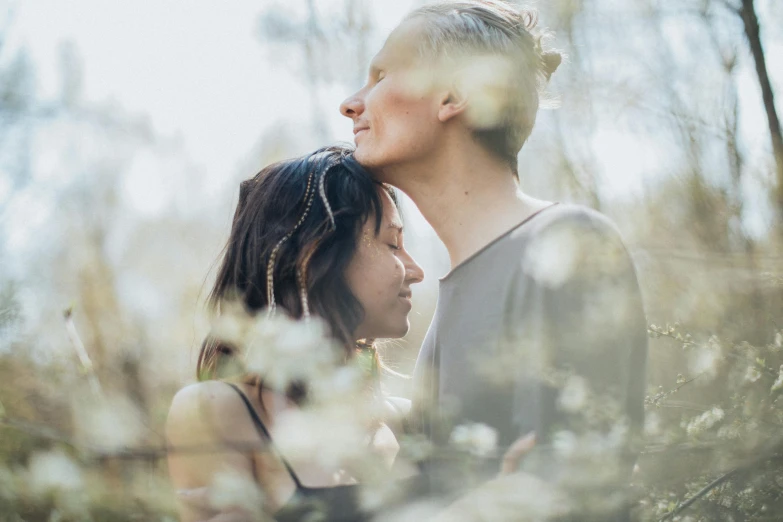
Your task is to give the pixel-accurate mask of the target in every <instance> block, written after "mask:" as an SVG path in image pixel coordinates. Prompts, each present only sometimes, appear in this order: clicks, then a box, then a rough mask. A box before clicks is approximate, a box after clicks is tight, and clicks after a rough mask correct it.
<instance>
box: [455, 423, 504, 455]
mask: <svg viewBox="0 0 783 522" xmlns="http://www.w3.org/2000/svg"><path fill="white" fill-rule="evenodd" d="M449 442H450V443H451V444H453V445H454V446H456V447H458V448H460V449H462V450H465V451H468V452H470V453H471V454H473V455H477V456H487V455H490V454H492V453H493V452H494V451H495V449H496V447H497V442H498V434H497V431H495V429H494V428H492V427H490V426H487V425H486V424H482V423H480V422H476V423H471V424H461V425H459V426H457V427H456V428H454V430H453V431H452V432H451V437H450V439H449Z"/></svg>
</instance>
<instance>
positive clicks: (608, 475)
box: [166, 0, 647, 522]
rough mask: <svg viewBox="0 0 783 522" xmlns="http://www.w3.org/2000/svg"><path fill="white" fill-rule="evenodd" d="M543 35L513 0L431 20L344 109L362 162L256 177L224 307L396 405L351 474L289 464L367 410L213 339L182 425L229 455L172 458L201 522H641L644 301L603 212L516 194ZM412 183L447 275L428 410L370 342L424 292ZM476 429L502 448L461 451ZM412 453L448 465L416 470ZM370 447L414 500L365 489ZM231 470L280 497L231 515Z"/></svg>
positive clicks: (406, 27) (307, 162)
mask: <svg viewBox="0 0 783 522" xmlns="http://www.w3.org/2000/svg"><path fill="white" fill-rule="evenodd" d="M535 25H536V24H535V17H534V16H533V15H532V14H530V13H528V12H525V11H520V10H519V9H517V8H516V7H514V6H513V5H511V4H510V3H506V2H503V1H501V0H466V1H449V0H447V1H445V2H441V3H437V4H432V5H427V6H424V7H421V8H418V9H416V10H414V11H413V12H411V13H410V14H409V15H408V16H407V17H406V18H405V20H404V21H403V22H402V23H401V24H400V25H399V26H398V27H397V28H396V29H395V30H394V31H393V32H392V33H391V34H390V36H389V37H388V39H387V41H386V43H385V45H384V46H383V48H382V49H381V51H380V52H379V53H378V54H377V55H376V56H375V57H374V59H373V60H372V63H371V65H370V71H369V76H368V80H367V83H366V84H365V86H364V87H362V89H361V90H359V91H358V92H357V93H355V94H354V95H352V96H350V97H349V98H347V99H346V100H345V101H344V102H343V103H342V105H341V107H340V110H341V112H342V114H343V115H344V116H346V117H348V118H349V119H351V120H352V121H353V126H354V134H355V143H356V147H355V149H350V148H346V147H327V148H323V149H320V150H318V151H316V152H314V153H312V154H310V155H307V156H305V157H302V158H296V159H292V160H287V161H282V162H279V163H276V164H273V165H271V166H268V167H266V168H264V169H263V170H262V171H261V172H260V173H259V174H257V175H256V176H255V177H254V178H252V179H249V180H247V181H245V182H243V183H242V185H241V187H240V197H239V203H238V206H237V209H236V213H235V216H234V222H233V226H232V230H231V235H230V238H229V240H228V245H227V247H226V251H225V254H224V257H223V259H222V263H221V265H220V268H219V271H218V274H217V280H216V282H215V286H214V288H213V290H212V292H211V295H210V302H211V304H212V305H213V306H214V309H215V310H216V311H218V313H221V312H222V311H225V310H226V309H227V308H228V307H229V306H233V305H235V304H236V302H237V301H238V302H239V304H240V305H241V308H242V309H243V310H244V311H245V312H247V313H249V314H250V315H252V316H256V315H257V316H261V315H262V314H264V315H265V316H272V315H274V314H278V315H279V316H284V317H288V318H290V320H302V321H308V320H309V319H310V318H317V320H318V321H319V324H322V325H324V332H325V334H326V336H327V337H328V338H329V340H330V342H329V343H326V344H328V345H329V346H330V347H331V348H329V349H332V348H334V347H337V352H338V353H339V354H340V355H339V357H338V359H339V360H340V363H341V365H344V366H345V367H349V366H351V365H353V366H356V364H355V363H356V362H357V361H369V363H368V364H369V366H368V368H369V369H368V371H367V374H368V375H370V377H368V379H367V382H368V383H369V384H368V387H367V389H366V390H365V389H362V390H361V391H360V392H358V396H359V400H358V402H359V403H367V404H369V403H372V404H374V405H375V406H378V404H381V406H380V407H373V408H369V407H368V408H367V412H370V413H368V414H367V415H366V416H365V417H362V416H361V414H359V413H357V415H358V416H359V417H360V418H364V419H365V421H364V424H363V426H364V428H365V430H366V434H367V437H366V444H362V445H360V447H359V448H357V449H356V452H354V454H352V456H351V457H350V458H348V457H346V458H345V459H341V458H340V456H339V455H338V456H334V458H330V459H324V458H320V457H319V456H318V453H310V454H308V455H309V456H307V455H305V456H303V454H301V453H300V454H294V453H290V452H287V449H288V448H293V447H295V444H293V443H292V442H291V440H293V439H297V440H299V439H301V438H302V437H304V438H306V439H308V443H309V444H310V447H316V448H317V447H318V445H319V443H320V442H321V441H324V442H325V441H327V440H328V439H329V438H330V437H333V436H334V433H338V432H341V431H340V430H341V429H343V428H344V426H343V425H342V422H343V421H342V420H341V419H343V417H340V416H339V415H334V416H331V417H328V418H329V419H330V420H331V421H332V422H333V424H332V425H331V426H329V425H327V426H326V427H325V428H324V429H323V430H319V431H317V432H312V431H311V432H308V433H298V432H296V429H295V428H292V426H296V423H295V422H293V423H292V422H290V419H292V418H295V417H296V415H297V414H298V413H301V412H303V411H305V412H306V411H308V408H309V407H310V405H312V404H315V403H319V402H320V403H321V404H326V405H327V406H330V405H331V406H335V405H337V404H343V403H346V401H348V399H346V398H345V397H340V396H339V394H338V395H334V394H333V390H331V391H330V390H328V389H327V388H328V387H324V386H323V385H321V386H320V387H319V386H316V385H309V384H308V383H307V382H294V383H291V382H289V383H283V384H280V383H279V381H280V379H276V378H275V376H274V375H271V374H268V375H267V374H263V373H258V372H253V371H250V370H248V369H240V370H238V371H235V372H234V374H233V375H228V374H226V373H225V372H222V373H221V369H222V368H227V367H230V368H234V369H235V370H236V369H237V368H241V364H238V363H237V364H234V365H233V366H232V363H233V362H237V361H242V360H244V359H243V357H244V356H243V354H242V353H241V348H240V347H238V346H236V345H233V344H232V343H231V342H227V341H225V340H222V339H219V338H217V337H215V336H210V337H209V338H207V340H206V341H205V342H204V344H203V346H202V349H201V353H200V356H199V361H198V375H199V380H200V382H199V383H197V384H193V385H190V386H188V387H186V388H184V389H183V390H180V392H178V393H177V395H176V396H175V398H174V401H173V404H172V406H171V411H170V413H169V419H168V422H167V426H166V433H167V438H168V442H169V444H170V445H171V446H172V448H177V447H186V446H189V445H199V444H201V445H205V444H206V445H210V444H212V445H215V446H220V447H222V448H225V449H224V450H222V451H216V452H211V453H204V454H189V453H186V452H176V451H173V452H172V453H171V455H170V457H169V470H170V475H171V478H172V481H173V483H174V486H175V487H176V488H178V490H179V491H180V495H179V497H180V500H181V503H180V504H181V514H182V517H183V520H212V521H214V522H217V521H229V520H235V521H239V520H256V519H264V517H266V519H274V520H279V521H283V520H303V521H304V520H325V521H332V520H350V521H360V520H607V521H608V520H627V519H629V518H630V509H629V505H630V502H629V499H628V493H627V489H628V488H627V486H628V483H629V482H630V475H631V470H632V468H633V464H634V461H635V456H636V455H635V453H636V452H637V451H638V437H639V435H640V431H641V429H640V428H641V425H642V423H643V399H644V392H645V378H644V377H645V362H646V356H647V341H646V323H645V318H644V312H643V307H642V301H641V295H640V291H639V286H638V283H637V279H636V275H635V270H634V266H633V263H632V261H631V258H630V256H629V255H628V252H627V250H626V248H625V246H624V244H623V242H622V240H621V238H620V236H619V234H618V232H617V230H616V228H615V226H614V225H613V224H612V223H611V222H610V221H609V220H608V219H607V218H606V217H604V216H603V215H601V214H599V213H598V212H596V211H593V210H591V209H588V208H585V207H582V206H578V205H570V204H557V203H552V202H548V201H542V200H539V199H536V198H534V197H531V196H530V195H527V194H525V193H524V192H523V191H522V190H521V188H520V186H519V175H518V172H519V166H518V165H517V154H518V153H519V151H520V149H521V147H522V146H523V144H524V143H525V141H526V140H527V138H528V136H529V135H530V133H531V131H532V128H533V124H534V122H535V118H536V113H537V111H538V107H539V96H540V93H541V90H542V88H543V86H544V85H545V84H546V82H547V80H548V79H549V77H550V75H551V74H552V73H553V72H554V70H555V69H556V68H557V66H558V65H559V63H560V55H559V54H557V53H553V52H547V51H545V50H544V49H543V48H542V42H541V38H540V34H541V33H539V32H538V31H537V30H536V28H535ZM395 190H400V191H402V192H404V193H405V194H407V195H408V196H409V197H410V198H411V199H412V200H413V202H414V203H415V204H416V205H417V207H418V208H419V210H420V211H421V213H422V215H423V216H424V217H425V218H426V219H427V221H428V222H429V223H430V224H431V225H432V227H433V228H434V229H435V231H436V232H437V234H438V237H439V238H440V239H441V241H443V243H444V244H445V246H446V248H447V250H448V254H449V258H450V262H451V270H450V272H449V273H448V274H447V275H446V276H445V277H443V278H442V279H441V280H440V289H439V296H438V304H437V307H436V311H435V316H434V318H433V322H432V324H431V325H430V328H429V331H428V332H427V335H426V338H425V340H424V344H423V346H422V347H421V350H420V353H419V356H418V359H417V362H416V367H415V370H414V374H413V376H412V388H413V397H412V400H411V401H409V400H405V399H398V398H392V397H385V396H384V395H383V392H382V390H381V389H380V386H379V383H378V375H379V373H380V372H383V371H384V369H383V368H382V364H381V363H380V360H379V358H378V355H377V353H376V351H375V346H374V340H375V339H382V338H399V337H402V336H403V335H405V333H406V332H407V330H408V327H409V323H408V313H409V312H410V310H411V299H412V298H413V293H412V290H413V289H414V288H413V286H414V285H415V284H416V283H419V282H421V281H422V280H423V278H424V273H423V271H422V269H421V268H420V267H419V265H417V264H416V261H415V260H414V259H413V258H412V257H411V256H410V254H409V253H408V251H407V250H406V249H405V244H404V241H403V235H404V234H403V226H402V222H401V218H400V214H399V211H398V206H397V205H398V202H397V198H396V192H395ZM232 303H233V305H232ZM262 348H263V347H262ZM327 349H328V348H327V346H326V345H325V346H324V348H323V350H327ZM338 366H340V365H338ZM229 373H230V372H229ZM330 403H331V404H330ZM356 410H357V412H358V411H359V410H362V411H364V410H363V408H362V407H360V406H357V407H356ZM335 411H336V410H335ZM365 413H366V412H365ZM471 430H473V431H471ZM481 430H484V431H483V432H482V431H481ZM343 431H345V430H343ZM479 432H481V433H489V434H490V435H491V437H492V439H493V442H494V444H493V446H495V447H496V448H497V449H496V451H495V452H494V453H493V452H488V453H487V454H486V455H482V456H480V457H475V456H473V455H468V456H467V457H465V456H464V455H460V452H459V451H458V450H455V449H454V448H455V444H454V443H455V440H456V441H457V442H459V439H460V436H461V437H462V438H465V437H468V438H470V437H471V436H474V437H475V436H478V435H477V433H479ZM466 434H467V435H466ZM403 438H405V439H408V440H416V441H419V442H423V443H424V445H425V446H426V447H427V448H428V449H429V451H427V452H426V453H425V454H423V456H422V455H420V456H419V457H418V458H411V457H410V455H398V452H399V448H400V444H399V441H400V440H401V439H403ZM457 447H458V445H457ZM449 448H451V449H449ZM357 453H360V454H366V455H365V456H367V457H368V458H371V459H374V461H373V462H375V463H376V464H377V466H376V471H377V469H380V470H381V473H380V474H381V479H380V481H381V482H384V481H385V482H386V483H388V484H395V485H399V488H398V489H399V491H398V494H397V496H396V500H395V502H385V501H381V500H376V501H368V499H367V498H366V497H367V495H366V494H364V495H363V493H362V488H363V483H362V479H363V477H361V476H360V475H361V473H358V472H357V473H353V472H352V469H353V467H352V462H348V461H349V460H356V459H357V458H358V457H357ZM461 457H465V458H461ZM354 463H355V462H354ZM227 470H228V471H231V472H233V473H235V474H236V475H239V476H242V477H245V478H246V479H247V480H248V481H250V482H252V483H253V484H255V485H256V486H257V488H256V489H257V491H260V492H261V494H260V496H258V498H255V497H253V498H252V499H250V498H249V499H248V501H249V504H250V507H248V504H247V503H246V504H245V506H244V507H243V506H238V505H237V504H236V503H233V504H231V503H228V504H227V503H225V502H223V503H221V502H219V501H216V499H215V495H214V489H215V486H214V482H215V477H216V476H217V475H218V474H220V473H224V472H226V471H227ZM375 481H376V483H377V482H378V477H377V473H376V477H375ZM248 495H250V494H248ZM251 496H252V495H251ZM218 500H219V499H218ZM253 503H257V504H258V506H257V507H258V509H253V508H252V504H253ZM261 505H263V509H262V508H261V507H260V506H261ZM424 506H426V507H424ZM394 517H396V518H394Z"/></svg>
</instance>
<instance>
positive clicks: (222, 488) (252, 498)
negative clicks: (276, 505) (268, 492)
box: [209, 471, 264, 520]
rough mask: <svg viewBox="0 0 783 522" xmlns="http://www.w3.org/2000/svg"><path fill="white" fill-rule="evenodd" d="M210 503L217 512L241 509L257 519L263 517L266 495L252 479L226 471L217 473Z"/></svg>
mask: <svg viewBox="0 0 783 522" xmlns="http://www.w3.org/2000/svg"><path fill="white" fill-rule="evenodd" d="M209 503H210V505H211V506H212V507H213V508H215V509H217V510H221V511H226V510H231V509H240V510H242V511H245V512H247V513H250V514H252V515H255V517H261V516H262V514H263V505H264V495H263V493H262V492H261V489H260V488H259V487H258V485H257V484H256V483H255V481H254V480H253V478H252V477H248V476H245V475H242V474H240V473H238V472H236V471H224V472H220V473H217V474H216V475H215V478H214V479H213V481H212V485H211V487H210V488H209ZM256 519H257V518H254V519H253V520H256Z"/></svg>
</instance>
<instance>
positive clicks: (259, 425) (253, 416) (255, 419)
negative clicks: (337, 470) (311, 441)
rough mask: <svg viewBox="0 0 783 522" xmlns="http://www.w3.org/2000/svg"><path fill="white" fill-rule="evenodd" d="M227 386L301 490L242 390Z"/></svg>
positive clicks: (288, 465) (289, 467)
mask: <svg viewBox="0 0 783 522" xmlns="http://www.w3.org/2000/svg"><path fill="white" fill-rule="evenodd" d="M226 384H228V385H229V386H231V387H232V388H233V389H234V391H235V392H237V393H238V394H239V396H240V397H241V398H242V402H244V403H245V406H246V407H247V411H248V413H249V414H250V418H251V419H253V424H255V425H256V429H257V430H258V432H259V433H260V434H261V435H262V436H263V437H264V438H265V439H266V440H267V442H268V443H269V447H270V449H271V450H272V451H274V452H275V453H276V454H277V456H278V457H279V458H280V460H281V461H282V463H283V466H285V469H286V470H287V471H288V474H289V475H291V478H292V479H293V480H294V484H296V487H297V488H298V489H301V488H302V483H301V482H300V481H299V477H297V476H296V473H294V470H293V468H292V467H291V465H290V464H289V463H288V461H287V460H286V459H285V457H283V455H282V454H281V453H280V450H278V449H277V447H276V446H275V443H274V441H273V440H272V435H271V434H270V433H269V430H268V429H266V426H264V423H263V422H262V421H261V417H259V416H258V413H256V409H255V408H253V405H252V404H250V399H248V398H247V397H246V396H245V394H244V393H243V392H242V390H240V389H239V387H238V386H236V385H235V384H232V383H230V382H227V383H226Z"/></svg>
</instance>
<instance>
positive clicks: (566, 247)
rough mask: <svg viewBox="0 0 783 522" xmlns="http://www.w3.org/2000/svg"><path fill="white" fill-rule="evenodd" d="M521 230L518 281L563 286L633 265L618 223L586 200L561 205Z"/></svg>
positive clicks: (519, 236)
mask: <svg viewBox="0 0 783 522" xmlns="http://www.w3.org/2000/svg"><path fill="white" fill-rule="evenodd" d="M531 224H532V225H533V226H531V227H530V228H529V229H527V230H519V231H515V235H518V238H519V240H520V241H519V249H518V251H517V253H516V256H517V260H516V263H515V265H514V271H515V272H516V274H518V276H521V279H520V278H519V277H517V282H518V283H519V282H523V281H524V282H525V284H530V283H531V282H535V283H536V284H540V285H543V286H545V287H555V288H556V287H560V286H562V285H563V284H564V283H566V282H568V281H569V280H571V279H585V278H588V279H589V278H592V277H593V276H598V275H600V274H604V273H614V274H619V273H621V272H625V271H627V270H628V268H629V267H631V266H632V262H631V261H630V255H629V252H628V249H627V247H626V244H625V242H624V240H623V238H622V236H621V234H620V231H619V229H618V228H617V226H616V225H615V224H614V222H613V221H612V220H611V219H610V218H609V217H607V216H606V215H604V214H602V213H601V212H598V211H597V210H594V209H592V208H590V207H586V206H583V205H573V204H562V203H561V204H558V205H557V206H556V207H552V208H549V209H547V210H545V211H543V212H541V214H539V215H538V216H536V217H535V218H533V220H532V221H531Z"/></svg>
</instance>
